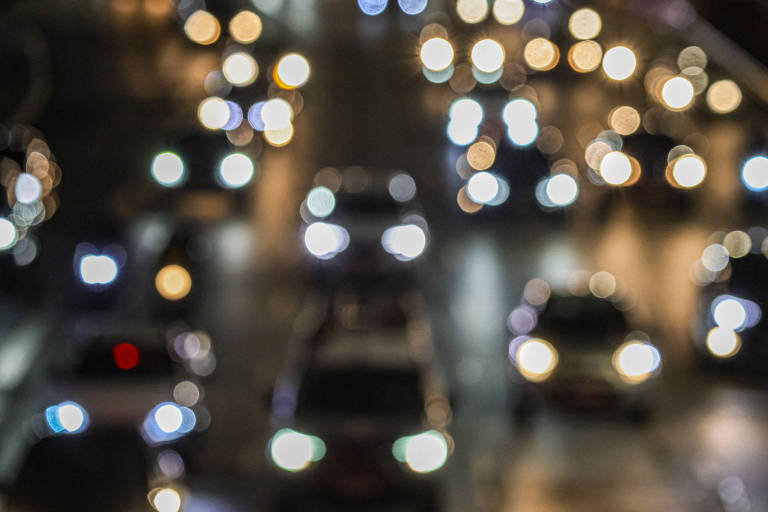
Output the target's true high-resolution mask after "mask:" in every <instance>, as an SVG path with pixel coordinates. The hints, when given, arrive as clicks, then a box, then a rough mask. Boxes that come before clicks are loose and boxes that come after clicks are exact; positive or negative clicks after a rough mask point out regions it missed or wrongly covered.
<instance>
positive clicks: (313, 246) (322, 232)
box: [304, 222, 349, 259]
mask: <svg viewBox="0 0 768 512" xmlns="http://www.w3.org/2000/svg"><path fill="white" fill-rule="evenodd" d="M348 245H349V232H347V230H346V229H344V228H342V227H341V226H337V225H336V224H327V223H325V222H314V223H312V224H310V225H309V226H307V229H306V231H304V247H306V248H307V251H309V252H310V254H312V255H313V256H316V257H318V258H320V259H330V258H333V257H334V256H336V255H337V254H338V253H340V252H342V251H343V250H344V249H346V248H347V246H348Z"/></svg>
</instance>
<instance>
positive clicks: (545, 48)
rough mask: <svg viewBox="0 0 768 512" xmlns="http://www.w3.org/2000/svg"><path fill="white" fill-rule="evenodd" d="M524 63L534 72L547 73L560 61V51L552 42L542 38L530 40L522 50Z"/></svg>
mask: <svg viewBox="0 0 768 512" xmlns="http://www.w3.org/2000/svg"><path fill="white" fill-rule="evenodd" d="M523 58H524V59H525V63H526V64H528V66H529V67H530V68H531V69H535V70H536V71H548V70H550V69H552V68H554V67H555V66H556V65H557V61H558V60H560V50H559V49H558V48H557V45H555V44H554V43H553V42H552V41H550V40H549V39H545V38H543V37H537V38H536V39H531V40H530V41H528V44H526V45H525V50H523Z"/></svg>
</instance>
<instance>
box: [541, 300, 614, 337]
mask: <svg viewBox="0 0 768 512" xmlns="http://www.w3.org/2000/svg"><path fill="white" fill-rule="evenodd" d="M627 330H628V326H627V322H626V320H625V318H624V314H623V313H622V312H621V311H619V310H618V309H616V308H615V307H614V306H613V304H611V303H610V302H609V301H606V300H601V299H597V298H595V297H556V298H553V299H551V300H550V301H549V302H548V303H547V308H546V310H545V311H544V312H543V313H542V314H541V316H540V317H539V322H538V330H537V332H539V333H540V334H541V335H542V336H544V337H548V336H549V337H552V338H553V340H556V341H558V342H560V343H562V342H568V340H574V341H578V343H580V344H595V345H601V344H605V343H615V342H616V340H615V336H614V335H615V334H617V333H625V331H627Z"/></svg>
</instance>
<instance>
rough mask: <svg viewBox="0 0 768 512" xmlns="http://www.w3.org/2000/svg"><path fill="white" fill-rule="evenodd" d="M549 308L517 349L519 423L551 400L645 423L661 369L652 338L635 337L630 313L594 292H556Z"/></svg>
mask: <svg viewBox="0 0 768 512" xmlns="http://www.w3.org/2000/svg"><path fill="white" fill-rule="evenodd" d="M541 308H542V309H543V311H539V312H538V314H537V315H536V316H537V318H536V319H535V327H534V328H533V329H532V330H531V332H530V333H529V334H526V335H521V336H518V337H516V338H514V339H513V340H512V342H511V343H510V345H509V357H510V360H511V361H512V365H513V368H514V369H515V376H516V379H515V380H517V381H518V382H519V383H522V386H521V387H520V393H521V397H520V399H519V400H518V401H517V402H515V404H514V414H515V417H516V419H518V420H526V419H528V418H530V416H531V415H532V414H533V413H534V411H535V410H536V409H537V408H538V406H540V405H541V404H543V403H554V404H557V405H560V406H563V407H567V408H574V409H581V410H614V411H622V412H625V413H626V414H628V415H629V417H630V418H633V419H638V420H640V419H645V418H646V417H647V416H648V415H649V413H650V412H651V403H650V394H649V391H650V388H651V386H652V384H653V383H654V381H655V380H656V379H655V377H656V376H657V375H658V373H659V371H660V367H661V356H660V354H659V351H658V350H657V349H656V347H655V346H654V345H653V344H652V343H651V342H650V339H649V338H648V336H647V335H645V334H644V333H642V332H640V331H634V332H632V331H631V330H630V327H629V325H628V322H627V320H626V318H625V315H624V313H623V312H622V311H620V310H619V309H617V308H616V307H615V305H614V304H613V303H612V302H611V301H609V300H606V299H600V298H598V297H595V296H593V295H586V296H575V295H566V296H557V295H552V296H551V297H550V298H549V300H547V301H546V302H544V303H543V304H542V305H541Z"/></svg>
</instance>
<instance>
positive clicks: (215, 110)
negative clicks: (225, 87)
mask: <svg viewBox="0 0 768 512" xmlns="http://www.w3.org/2000/svg"><path fill="white" fill-rule="evenodd" d="M230 112H231V111H230V108H229V104H228V103H227V102H226V101H224V100H223V99H221V98H219V97H217V96H211V97H209V98H205V99H204V100H203V101H201V102H200V106H198V108H197V117H198V119H200V123H201V124H202V125H203V126H204V127H206V128H208V129H209V130H218V129H221V128H223V127H224V126H225V125H226V124H227V123H228V122H229V116H230V115H231V114H230Z"/></svg>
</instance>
